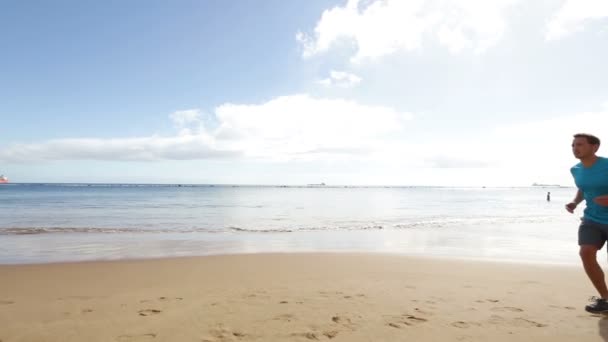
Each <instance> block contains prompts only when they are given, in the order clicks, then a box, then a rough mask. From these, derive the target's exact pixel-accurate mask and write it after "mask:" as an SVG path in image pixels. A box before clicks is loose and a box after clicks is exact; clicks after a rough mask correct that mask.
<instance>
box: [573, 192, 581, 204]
mask: <svg viewBox="0 0 608 342" xmlns="http://www.w3.org/2000/svg"><path fill="white" fill-rule="evenodd" d="M582 201H583V192H582V191H581V189H576V196H574V199H573V200H572V203H574V204H576V205H579V204H580V203H581V202H582Z"/></svg>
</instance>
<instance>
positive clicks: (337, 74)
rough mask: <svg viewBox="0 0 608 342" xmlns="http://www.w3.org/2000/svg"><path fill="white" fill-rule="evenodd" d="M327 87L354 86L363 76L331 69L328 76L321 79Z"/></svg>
mask: <svg viewBox="0 0 608 342" xmlns="http://www.w3.org/2000/svg"><path fill="white" fill-rule="evenodd" d="M319 83H320V84H321V85H324V86H326V87H340V88H352V87H354V86H356V85H358V84H359V83H361V77H359V76H357V75H355V74H351V73H348V72H345V71H335V70H331V71H330V73H329V77H328V78H324V79H322V80H320V81H319Z"/></svg>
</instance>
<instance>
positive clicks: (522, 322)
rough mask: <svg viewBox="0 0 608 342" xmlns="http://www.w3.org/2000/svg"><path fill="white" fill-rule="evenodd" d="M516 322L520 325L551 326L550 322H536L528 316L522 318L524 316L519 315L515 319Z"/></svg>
mask: <svg viewBox="0 0 608 342" xmlns="http://www.w3.org/2000/svg"><path fill="white" fill-rule="evenodd" d="M515 322H516V323H515V324H516V325H518V326H531V327H537V328H544V327H547V326H549V325H548V324H544V323H539V322H535V321H532V320H529V319H526V318H522V317H518V318H516V319H515Z"/></svg>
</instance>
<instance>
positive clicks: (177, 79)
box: [0, 0, 608, 186]
mask: <svg viewBox="0 0 608 342" xmlns="http://www.w3.org/2000/svg"><path fill="white" fill-rule="evenodd" d="M2 7H3V8H2V11H0V46H1V50H2V51H1V52H2V53H1V54H0V174H4V175H6V176H7V177H9V179H10V180H11V181H12V182H91V183H184V184H185V183H189V184H281V185H282V184H285V185H300V184H309V183H321V182H324V183H326V184H328V185H431V186H433V185H435V186H527V185H531V184H532V183H534V182H537V183H545V184H561V185H566V186H570V185H572V183H573V182H572V179H571V176H570V173H569V168H570V167H571V166H572V165H574V164H576V162H577V160H576V159H574V157H573V156H572V153H571V148H570V145H571V143H572V135H573V134H575V133H579V132H588V133H592V134H595V135H597V136H599V137H600V138H601V139H603V140H605V141H606V145H608V82H606V80H608V64H607V63H608V62H606V61H608V1H605V0H535V1H529V0H452V1H447V0H348V1H344V0H340V1H338V0H294V1H283V0H264V1H238V0H227V1H194V0H193V1H181V0H180V1H171V2H169V1H143V0H134V1H75V0H74V1H65V0H58V1H53V2H49V1H47V2H44V1H43V2H41V1H14V2H8V3H5V4H4V5H3V6H2ZM606 149H608V147H605V146H602V147H601V148H600V151H599V154H600V155H606V156H608V153H606V152H604V151H605V150H606ZM602 153H604V154H602Z"/></svg>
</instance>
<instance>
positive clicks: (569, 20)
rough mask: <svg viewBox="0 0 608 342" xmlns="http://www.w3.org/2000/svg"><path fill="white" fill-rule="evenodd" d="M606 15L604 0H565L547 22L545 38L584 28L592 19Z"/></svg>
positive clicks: (549, 38) (607, 15)
mask: <svg viewBox="0 0 608 342" xmlns="http://www.w3.org/2000/svg"><path fill="white" fill-rule="evenodd" d="M607 17H608V1H606V0H567V1H566V2H565V3H564V4H563V5H562V7H561V8H560V9H559V10H558V11H557V13H555V15H553V17H552V18H551V19H550V20H549V22H548V23H547V33H546V36H545V38H546V39H547V40H556V39H560V38H563V37H566V36H568V35H570V34H572V33H574V32H579V31H582V30H584V29H585V25H586V24H588V23H589V22H590V21H592V20H597V19H602V18H607Z"/></svg>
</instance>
